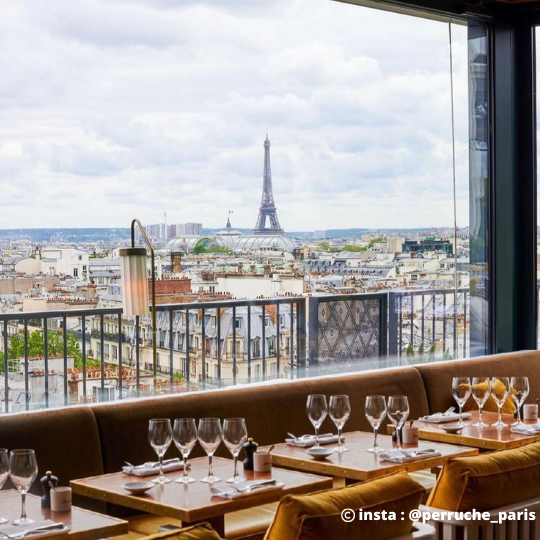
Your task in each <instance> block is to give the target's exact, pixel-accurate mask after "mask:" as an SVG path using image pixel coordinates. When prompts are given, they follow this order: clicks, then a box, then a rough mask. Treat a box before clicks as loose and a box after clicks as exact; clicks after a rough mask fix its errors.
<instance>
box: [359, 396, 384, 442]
mask: <svg viewBox="0 0 540 540" xmlns="http://www.w3.org/2000/svg"><path fill="white" fill-rule="evenodd" d="M364 413H365V415H366V418H367V421H368V422H369V423H370V424H371V427H372V428H373V433H374V435H375V439H374V441H373V446H372V447H371V448H368V449H367V451H368V452H384V448H381V447H380V446H379V445H378V444H377V432H378V430H379V427H380V426H381V423H382V421H383V420H384V419H385V417H386V400H385V399H384V396H367V397H366V405H365V409H364Z"/></svg>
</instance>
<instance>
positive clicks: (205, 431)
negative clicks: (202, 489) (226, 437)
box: [198, 418, 222, 484]
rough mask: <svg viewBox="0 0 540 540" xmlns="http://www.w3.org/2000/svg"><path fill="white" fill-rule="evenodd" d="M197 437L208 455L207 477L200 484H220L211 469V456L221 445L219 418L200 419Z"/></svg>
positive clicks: (219, 479)
mask: <svg viewBox="0 0 540 540" xmlns="http://www.w3.org/2000/svg"><path fill="white" fill-rule="evenodd" d="M198 437H199V442H200V443H201V446H202V447H203V449H204V451H205V452H206V454H207V455H208V475H207V476H205V477H204V478H203V479H202V480H201V482H207V483H208V484H214V483H216V482H220V481H221V478H218V477H217V476H214V471H213V469H212V456H213V455H214V452H215V451H216V450H217V447H218V446H219V445H220V443H221V439H222V433H221V424H220V423H219V418H201V419H200V420H199V429H198Z"/></svg>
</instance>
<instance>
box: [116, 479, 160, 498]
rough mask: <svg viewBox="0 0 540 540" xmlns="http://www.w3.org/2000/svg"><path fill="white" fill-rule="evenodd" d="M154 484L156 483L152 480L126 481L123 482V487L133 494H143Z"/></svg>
mask: <svg viewBox="0 0 540 540" xmlns="http://www.w3.org/2000/svg"><path fill="white" fill-rule="evenodd" d="M154 486H155V484H153V483H152V482H126V483H125V484H122V487H123V488H124V489H126V490H127V491H129V492H130V493H132V494H133V495H142V494H143V493H145V492H146V491H148V490H149V489H151V488H153V487H154Z"/></svg>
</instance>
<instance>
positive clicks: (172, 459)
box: [124, 458, 180, 469]
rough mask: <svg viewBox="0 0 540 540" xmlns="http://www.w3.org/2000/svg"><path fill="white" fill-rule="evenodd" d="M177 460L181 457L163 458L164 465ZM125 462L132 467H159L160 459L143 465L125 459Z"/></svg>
mask: <svg viewBox="0 0 540 540" xmlns="http://www.w3.org/2000/svg"><path fill="white" fill-rule="evenodd" d="M175 461H180V458H171V459H165V460H163V465H167V463H174V462H175ZM124 463H125V464H126V465H127V466H128V467H131V468H132V469H146V468H147V467H148V468H149V467H157V466H158V465H159V461H147V462H146V463H143V464H142V465H132V464H131V463H130V462H129V461H124Z"/></svg>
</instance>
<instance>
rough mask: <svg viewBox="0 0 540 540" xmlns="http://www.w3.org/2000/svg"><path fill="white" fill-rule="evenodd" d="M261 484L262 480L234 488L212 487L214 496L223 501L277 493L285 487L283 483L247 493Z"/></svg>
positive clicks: (244, 483) (239, 484) (240, 484)
mask: <svg viewBox="0 0 540 540" xmlns="http://www.w3.org/2000/svg"><path fill="white" fill-rule="evenodd" d="M260 482H261V481H260V480H259V481H257V480H255V481H253V482H239V483H238V484H234V488H233V487H232V486H212V496H214V497H221V498H222V499H239V498H241V497H249V496H250V495H254V494H255V493H267V492H269V491H277V490H280V489H283V486H284V485H285V484H283V482H279V483H277V484H270V485H267V486H261V487H257V488H254V489H253V488H252V489H251V490H249V491H247V490H248V489H249V486H257V484H259V483H260ZM263 482H264V480H263ZM244 490H246V491H244Z"/></svg>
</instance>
